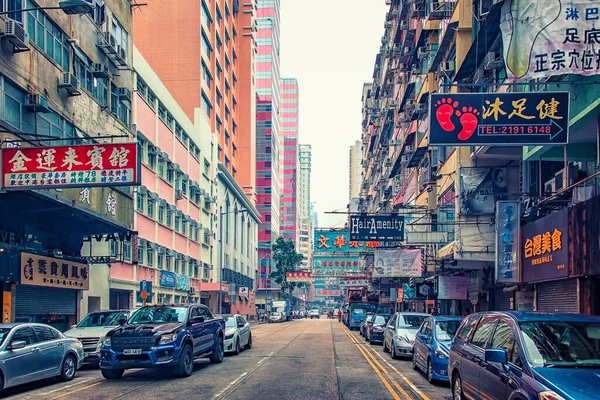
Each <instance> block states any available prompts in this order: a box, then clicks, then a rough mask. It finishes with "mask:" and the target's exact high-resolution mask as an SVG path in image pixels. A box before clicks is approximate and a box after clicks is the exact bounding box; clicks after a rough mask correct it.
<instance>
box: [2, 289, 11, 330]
mask: <svg viewBox="0 0 600 400" xmlns="http://www.w3.org/2000/svg"><path fill="white" fill-rule="evenodd" d="M9 322H12V293H11V292H8V291H7V292H2V323H3V324H8V323H9Z"/></svg>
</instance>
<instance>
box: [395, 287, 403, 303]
mask: <svg viewBox="0 0 600 400" xmlns="http://www.w3.org/2000/svg"><path fill="white" fill-rule="evenodd" d="M403 301H404V288H398V294H397V296H396V302H397V303H402V302H403Z"/></svg>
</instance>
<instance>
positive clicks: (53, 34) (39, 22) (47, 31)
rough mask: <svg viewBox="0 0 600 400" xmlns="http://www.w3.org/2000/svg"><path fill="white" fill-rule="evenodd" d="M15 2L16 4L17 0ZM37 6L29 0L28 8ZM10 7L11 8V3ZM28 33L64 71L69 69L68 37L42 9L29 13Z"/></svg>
mask: <svg viewBox="0 0 600 400" xmlns="http://www.w3.org/2000/svg"><path fill="white" fill-rule="evenodd" d="M14 3H15V5H16V2H14ZM35 7H36V5H35V4H33V3H32V2H30V1H27V6H26V8H35ZM9 8H11V7H10V5H9ZM22 8H23V7H18V8H15V9H22ZM19 20H20V18H19ZM27 34H28V35H29V40H30V41H31V42H33V43H35V44H36V46H38V47H39V48H40V50H42V51H43V52H44V53H45V54H46V55H47V56H48V57H50V58H51V59H52V60H54V61H55V62H56V63H57V64H58V65H59V66H60V67H61V68H62V69H63V70H64V71H69V62H70V59H69V55H70V51H69V49H70V46H69V43H68V42H67V39H68V38H67V36H66V35H65V34H64V33H63V31H61V30H60V28H59V27H58V26H57V25H55V24H54V23H53V22H52V21H51V20H50V19H48V17H46V14H44V13H43V12H42V11H41V10H37V11H29V12H28V13H27Z"/></svg>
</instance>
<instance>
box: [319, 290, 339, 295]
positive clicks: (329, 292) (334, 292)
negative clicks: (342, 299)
mask: <svg viewBox="0 0 600 400" xmlns="http://www.w3.org/2000/svg"><path fill="white" fill-rule="evenodd" d="M340 294H341V292H340V290H339V289H315V296H339V295H340Z"/></svg>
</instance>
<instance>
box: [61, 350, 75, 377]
mask: <svg viewBox="0 0 600 400" xmlns="http://www.w3.org/2000/svg"><path fill="white" fill-rule="evenodd" d="M75 371H77V359H76V358H75V356H74V355H72V354H67V356H66V357H65V359H64V360H63V363H62V366H61V367H60V380H61V381H70V380H71V379H73V378H75Z"/></svg>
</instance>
